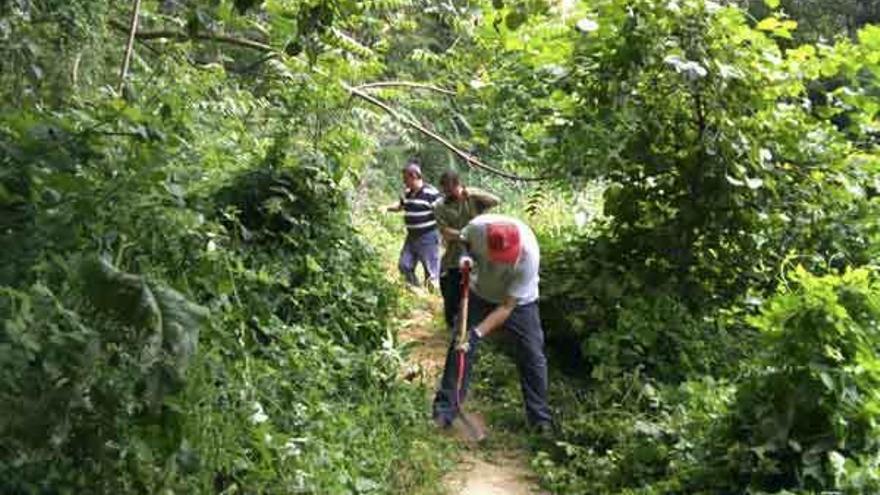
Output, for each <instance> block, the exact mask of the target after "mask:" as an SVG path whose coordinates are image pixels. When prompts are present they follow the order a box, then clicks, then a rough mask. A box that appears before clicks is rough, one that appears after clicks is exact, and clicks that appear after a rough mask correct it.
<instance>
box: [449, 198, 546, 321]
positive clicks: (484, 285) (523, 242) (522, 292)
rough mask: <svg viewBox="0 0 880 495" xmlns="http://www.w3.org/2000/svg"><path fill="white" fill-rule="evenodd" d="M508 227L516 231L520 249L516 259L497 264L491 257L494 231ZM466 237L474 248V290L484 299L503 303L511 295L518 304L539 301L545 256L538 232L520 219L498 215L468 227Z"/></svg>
mask: <svg viewBox="0 0 880 495" xmlns="http://www.w3.org/2000/svg"><path fill="white" fill-rule="evenodd" d="M496 226H497V228H500V229H503V228H504V227H505V226H510V227H509V228H515V229H516V233H515V234H516V235H517V236H518V239H519V243H520V249H519V253H518V255H517V258H516V260H515V261H514V262H513V263H510V262H496V261H493V260H492V259H490V257H489V256H488V255H487V253H488V251H489V246H488V243H489V242H490V233H491V231H492V229H493V228H496ZM462 237H463V238H464V239H465V241H466V242H467V243H468V244H469V245H470V251H471V256H472V257H473V258H474V261H475V264H476V266H477V267H476V273H475V276H474V277H473V279H472V280H471V289H472V290H473V291H474V292H475V293H477V295H479V296H480V297H482V298H483V299H485V300H487V301H489V302H491V303H493V304H501V303H502V302H503V301H504V298H505V297H507V296H513V297H515V298H516V302H517V305H524V304H529V303H532V302H535V301H537V300H538V281H539V278H538V270H539V265H540V262H541V253H540V249H539V247H538V240H537V238H536V237H535V233H534V232H532V229H531V228H529V226H528V225H526V224H525V223H523V222H522V221H520V220H519V219H516V218H513V217H510V216H507V215H498V214H485V215H480V216H478V217H476V218H474V219H473V220H471V222H470V223H469V224H468V225H467V227H465V229H464V230H463V232H462Z"/></svg>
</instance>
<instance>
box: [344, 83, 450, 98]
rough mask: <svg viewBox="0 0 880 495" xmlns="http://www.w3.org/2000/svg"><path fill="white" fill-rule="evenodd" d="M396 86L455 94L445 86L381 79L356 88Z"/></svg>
mask: <svg viewBox="0 0 880 495" xmlns="http://www.w3.org/2000/svg"><path fill="white" fill-rule="evenodd" d="M395 86H401V87H406V88H414V89H427V90H429V91H435V92H437V93H443V94H445V95H450V96H455V91H451V90H448V89H444V88H438V87H437V86H432V85H430V84H421V83H415V82H410V81H379V82H372V83H367V84H361V85H359V86H356V87H355V89H372V88H390V87H395Z"/></svg>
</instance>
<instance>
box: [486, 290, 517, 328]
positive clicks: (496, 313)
mask: <svg viewBox="0 0 880 495" xmlns="http://www.w3.org/2000/svg"><path fill="white" fill-rule="evenodd" d="M514 309H516V298H515V297H513V296H507V297H506V298H504V302H503V303H501V304H500V305H499V306H498V307H497V308H495V309H493V310H492V312H491V313H489V314H488V315H486V317H485V318H484V319H483V321H481V322H480V323H479V325H477V328H478V329H479V333H480V335H481V336H482V337H486V336H487V335H489V334H490V333H492V332H494V331H495V330H496V329H498V328H499V327H501V325H503V324H504V322H505V321H507V318H509V317H510V313H513V310H514Z"/></svg>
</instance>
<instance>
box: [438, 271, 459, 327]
mask: <svg viewBox="0 0 880 495" xmlns="http://www.w3.org/2000/svg"><path fill="white" fill-rule="evenodd" d="M440 293H441V294H443V319H444V320H445V321H446V328H452V324H453V323H455V317H456V316H458V308H459V306H460V305H461V270H459V269H458V268H450V269H449V270H447V271H446V273H444V274H443V275H441V276H440Z"/></svg>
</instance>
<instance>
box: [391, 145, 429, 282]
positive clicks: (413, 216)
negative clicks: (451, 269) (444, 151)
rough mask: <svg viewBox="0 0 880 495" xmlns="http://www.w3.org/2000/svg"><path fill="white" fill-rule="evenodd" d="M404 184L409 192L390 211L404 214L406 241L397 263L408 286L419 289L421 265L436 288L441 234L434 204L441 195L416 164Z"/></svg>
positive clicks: (406, 169) (410, 165) (406, 171)
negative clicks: (419, 269) (428, 182)
mask: <svg viewBox="0 0 880 495" xmlns="http://www.w3.org/2000/svg"><path fill="white" fill-rule="evenodd" d="M403 182H404V184H405V185H406V190H405V191H404V194H403V195H402V196H401V198H400V202H399V203H398V204H396V205H393V206H389V207H388V211H401V210H403V218H404V222H405V224H406V240H405V241H404V242H403V249H401V250H400V260H399V261H398V263H397V266H398V268H399V269H400V272H401V273H402V274H403V276H404V278H405V279H406V281H407V283H409V284H410V285H413V286H418V285H419V281H418V279H417V278H416V266H417V265H418V264H419V263H421V264H422V265H423V266H424V268H425V273H426V275H427V280H426V282H427V283H428V284H430V287H432V288H437V287H438V286H439V279H440V234H439V232H438V231H437V221H436V220H435V218H434V203H436V202H437V201H438V200H439V199H440V192H439V191H437V189H436V188H434V186H432V185H430V184H426V183H425V181H424V179H423V178H422V169H421V167H420V166H419V163H418V162H417V161H415V160H410V162H409V163H408V164H407V165H406V167H404V168H403Z"/></svg>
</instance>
